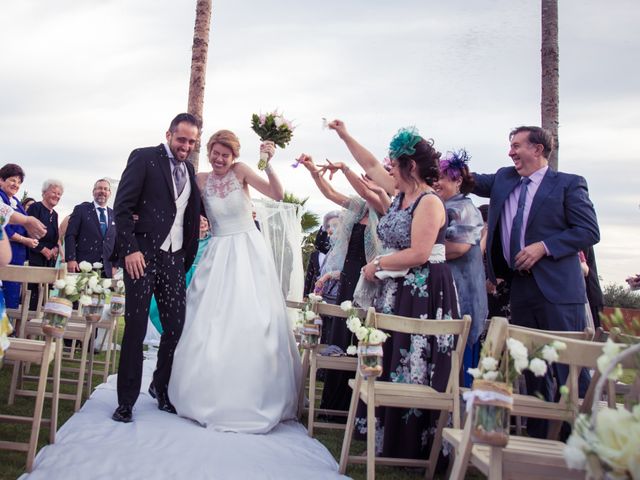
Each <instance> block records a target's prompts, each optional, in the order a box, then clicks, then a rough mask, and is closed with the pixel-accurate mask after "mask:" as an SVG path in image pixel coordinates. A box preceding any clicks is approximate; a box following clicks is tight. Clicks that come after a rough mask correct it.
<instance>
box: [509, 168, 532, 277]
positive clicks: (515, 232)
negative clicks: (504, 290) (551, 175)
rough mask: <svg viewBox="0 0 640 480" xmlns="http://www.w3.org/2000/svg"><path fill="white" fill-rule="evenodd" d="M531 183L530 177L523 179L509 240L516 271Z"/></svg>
mask: <svg viewBox="0 0 640 480" xmlns="http://www.w3.org/2000/svg"><path fill="white" fill-rule="evenodd" d="M529 183H531V179H530V178H529V177H522V183H521V185H520V196H519V197H518V209H517V210H516V214H515V216H514V217H513V223H512V224H511V238H510V239H509V256H510V257H511V262H510V263H511V268H512V269H514V270H515V269H516V255H517V254H518V252H519V251H520V248H521V247H522V245H520V236H521V234H522V220H523V218H524V202H525V200H526V198H527V187H528V186H529Z"/></svg>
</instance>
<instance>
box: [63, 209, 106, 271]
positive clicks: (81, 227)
mask: <svg viewBox="0 0 640 480" xmlns="http://www.w3.org/2000/svg"><path fill="white" fill-rule="evenodd" d="M114 220H115V217H114V215H113V210H112V209H111V208H109V207H107V233H106V235H105V236H104V238H103V237H102V232H101V231H100V221H99V220H98V214H97V213H96V209H95V206H94V204H93V202H84V203H81V204H80V205H76V206H75V208H74V209H73V212H72V213H71V216H70V217H69V225H68V227H67V232H66V234H65V236H64V253H65V259H66V260H67V261H69V260H76V261H77V262H82V261H87V262H90V263H94V262H100V263H102V265H103V268H104V273H105V275H106V276H107V277H111V260H110V258H111V256H112V254H113V247H114V245H115V243H116V225H115V222H114Z"/></svg>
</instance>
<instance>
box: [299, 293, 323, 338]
mask: <svg viewBox="0 0 640 480" xmlns="http://www.w3.org/2000/svg"><path fill="white" fill-rule="evenodd" d="M321 302H322V297H321V296H320V295H315V294H313V293H310V294H309V296H308V297H307V301H306V302H305V303H304V305H303V306H302V308H301V309H300V311H299V312H298V318H297V319H296V321H295V323H294V325H293V329H294V331H297V332H300V331H301V330H302V328H303V327H304V324H305V323H309V322H312V321H313V320H314V319H315V318H316V317H317V316H318V314H316V313H315V312H314V311H313V305H314V304H316V303H321Z"/></svg>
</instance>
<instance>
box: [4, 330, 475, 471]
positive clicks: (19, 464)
mask: <svg viewBox="0 0 640 480" xmlns="http://www.w3.org/2000/svg"><path fill="white" fill-rule="evenodd" d="M119 331H120V335H122V331H123V328H122V325H121V328H120V330H119ZM119 340H120V339H119ZM118 343H119V342H118ZM96 359H97V360H104V353H103V354H100V355H97V356H96ZM64 365H69V364H68V363H65V362H63V366H64ZM11 371H12V368H11V365H5V366H4V368H2V369H1V370H0V392H1V395H0V414H11V415H31V412H32V411H33V403H34V399H33V398H26V397H17V398H16V402H15V404H14V405H12V406H9V405H7V403H6V399H7V396H8V392H9V382H10V380H11ZM33 371H34V372H35V368H34V369H33ZM67 375H69V374H67ZM63 376H64V373H63ZM101 381H102V377H98V376H97V375H96V376H94V380H93V386H94V387H95V386H97V385H98V384H100V383H101ZM33 388H35V386H33ZM60 389H61V391H63V392H66V393H73V392H74V391H75V389H74V386H73V385H68V384H64V383H61V386H60ZM49 404H50V402H49V401H45V408H44V410H45V411H44V416H45V417H48V416H49V414H50V407H49ZM114 408H115V405H114ZM71 415H73V402H72V401H70V400H61V401H60V411H59V417H58V425H59V426H58V428H60V426H62V424H64V423H65V422H66V421H67V420H68V419H69V417H71ZM303 422H305V424H306V417H305V418H304V419H303ZM29 431H30V425H26V424H9V423H0V438H1V439H6V440H14V441H28V438H29ZM343 433H344V432H343V431H342V430H329V429H318V430H316V438H317V439H318V440H319V441H320V442H322V443H323V444H324V445H325V446H326V447H327V449H328V450H329V451H330V452H331V454H332V455H333V456H334V458H336V459H339V457H340V449H341V445H342V437H343ZM48 434H49V432H48V429H46V428H42V429H41V431H40V437H39V442H38V450H39V449H40V448H42V447H43V446H44V445H46V444H47V443H48ZM364 449H365V443H364V442H359V441H354V442H353V444H352V450H351V451H352V452H362V451H364ZM25 462H26V454H25V453H23V452H11V451H7V450H0V480H14V479H15V478H17V477H19V476H20V475H21V474H22V473H24V468H25ZM347 473H348V475H349V476H351V477H353V478H354V479H364V478H366V474H365V467H364V465H353V466H350V467H349V469H348V472H347ZM376 475H377V477H378V478H380V479H383V480H417V479H421V478H424V471H423V470H419V469H409V468H401V467H378V468H376ZM469 478H478V479H479V478H483V477H482V476H480V475H477V476H476V475H473V476H471V475H469Z"/></svg>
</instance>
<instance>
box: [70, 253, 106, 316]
mask: <svg viewBox="0 0 640 480" xmlns="http://www.w3.org/2000/svg"><path fill="white" fill-rule="evenodd" d="M78 267H79V268H80V272H81V273H84V274H85V275H86V278H87V283H86V285H85V287H84V293H85V294H86V295H87V296H88V297H89V299H90V302H89V303H85V304H84V306H83V307H82V314H83V315H84V316H85V319H86V321H87V322H88V323H96V322H98V321H99V320H100V318H101V316H102V311H103V310H104V305H105V302H106V299H107V296H109V295H110V293H111V290H110V288H111V279H110V278H105V279H103V278H101V274H100V273H101V270H102V263H100V262H95V263H93V264H91V263H89V262H80V264H79V265H78Z"/></svg>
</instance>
